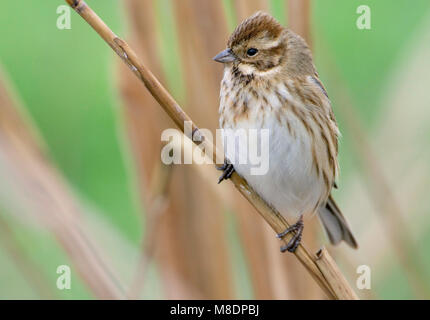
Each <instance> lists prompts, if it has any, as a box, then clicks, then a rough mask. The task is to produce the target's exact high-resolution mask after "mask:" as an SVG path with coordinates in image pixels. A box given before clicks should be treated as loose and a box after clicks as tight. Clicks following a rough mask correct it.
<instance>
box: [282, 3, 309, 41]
mask: <svg viewBox="0 0 430 320" xmlns="http://www.w3.org/2000/svg"><path fill="white" fill-rule="evenodd" d="M287 8H288V11H287V14H288V25H289V27H290V28H291V29H292V30H293V31H294V32H295V33H297V34H298V35H300V36H302V37H303V38H304V39H305V40H306V42H307V43H308V44H309V46H312V39H311V36H310V35H311V30H310V29H311V24H310V1H309V0H288V7H287Z"/></svg>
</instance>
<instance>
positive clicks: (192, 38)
mask: <svg viewBox="0 0 430 320" xmlns="http://www.w3.org/2000/svg"><path fill="white" fill-rule="evenodd" d="M172 5H173V11H174V16H175V23H176V30H177V35H178V39H181V41H180V42H179V49H180V51H181V54H180V57H181V64H182V66H183V68H182V69H183V70H186V72H184V80H185V88H186V92H185V93H186V94H185V99H184V100H185V104H186V105H187V112H189V113H191V114H192V115H193V118H194V119H198V121H199V123H200V124H201V125H202V126H203V127H205V128H207V129H209V130H211V132H214V131H215V129H216V127H217V119H218V116H217V110H218V105H217V103H216V101H217V100H218V92H217V90H216V87H217V85H218V84H217V80H216V78H215V76H214V75H215V74H216V70H215V66H214V64H213V63H212V61H211V60H210V59H208V56H209V57H211V56H212V54H213V52H214V51H215V50H216V49H214V48H215V47H216V46H217V45H219V44H220V43H222V41H223V39H222V38H223V37H220V36H219V34H220V32H221V33H223V34H225V33H226V32H227V30H224V31H222V30H223V24H219V23H217V21H218V22H219V21H220V20H221V19H222V17H220V15H219V12H220V11H221V3H220V2H214V1H208V0H180V1H173V2H172ZM203 19H204V21H203ZM182 21H187V23H181V22H182ZM207 34H211V37H210V39H209V38H208V37H207V36H206V35H207ZM193 88H194V90H193ZM195 88H198V90H195ZM190 169H191V171H189V173H190V175H189V176H188V177H187V178H188V183H189V185H192V186H193V188H194V190H201V192H199V193H198V195H196V194H190V197H189V198H188V199H187V202H188V203H189V204H190V205H191V209H192V210H193V211H194V214H193V215H190V216H189V218H188V221H187V224H188V225H191V226H192V227H193V229H192V230H193V235H194V239H192V241H193V242H196V243H197V244H198V245H196V244H194V250H193V251H194V252H193V255H194V256H195V259H196V264H198V265H199V267H198V268H196V275H197V276H200V280H199V281H198V283H200V284H203V288H205V290H204V291H205V292H207V293H208V296H209V297H212V298H216V299H226V298H227V299H230V298H233V297H234V296H233V286H232V284H233V281H232V274H231V263H230V257H229V255H228V252H229V250H228V242H227V238H226V237H225V234H226V232H227V231H226V225H225V221H224V220H225V216H224V215H223V214H222V213H223V211H224V209H225V206H224V204H223V202H219V201H216V196H215V195H214V194H213V193H211V192H207V191H208V189H210V187H208V186H207V184H206V183H205V181H204V180H203V179H201V177H200V176H198V175H195V174H192V168H190ZM214 184H216V180H215V181H214ZM208 248H211V249H210V252H211V259H210V260H209V259H207V255H208ZM197 271H198V272H199V273H197Z"/></svg>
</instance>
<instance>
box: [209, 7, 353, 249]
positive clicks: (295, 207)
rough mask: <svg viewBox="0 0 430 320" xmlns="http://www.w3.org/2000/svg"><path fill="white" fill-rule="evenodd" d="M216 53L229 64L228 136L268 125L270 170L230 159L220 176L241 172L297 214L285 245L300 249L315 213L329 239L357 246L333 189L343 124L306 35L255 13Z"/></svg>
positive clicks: (224, 113)
mask: <svg viewBox="0 0 430 320" xmlns="http://www.w3.org/2000/svg"><path fill="white" fill-rule="evenodd" d="M214 60H215V61H217V62H221V63H223V64H224V77H223V80H222V82H221V92H220V108H219V114H220V118H219V122H220V127H221V128H222V129H223V132H224V136H225V137H224V141H225V139H227V140H228V139H229V138H231V139H236V137H235V132H237V131H238V130H242V131H243V129H245V130H249V129H257V130H260V131H261V130H262V129H267V130H269V131H268V132H269V146H268V150H269V166H268V171H267V173H266V174H264V175H253V174H251V170H250V168H251V165H250V164H249V163H243V162H238V161H235V162H232V163H230V162H229V161H228V160H226V162H225V164H224V165H223V166H222V167H220V169H221V170H223V171H224V172H223V174H222V176H221V177H220V181H219V182H221V181H222V180H224V179H228V178H229V177H230V176H231V174H232V173H233V171H236V172H237V173H238V174H239V175H241V176H242V177H244V178H245V179H246V181H247V182H248V183H249V185H250V186H251V187H252V188H253V189H254V190H255V191H256V192H257V193H258V194H259V195H260V196H261V197H262V198H263V199H264V200H265V201H266V202H268V203H269V204H270V205H271V206H273V207H274V208H276V209H277V210H278V211H279V212H280V213H281V214H282V215H283V216H284V217H285V218H287V220H290V219H294V221H297V222H296V223H295V224H293V225H292V226H291V227H290V228H288V229H287V230H285V231H284V232H282V233H281V234H278V237H279V238H282V237H283V236H285V235H286V234H288V233H290V232H293V233H294V236H293V237H292V239H291V240H290V241H289V243H288V244H287V245H285V246H283V247H282V248H281V251H286V250H288V251H290V252H294V251H295V250H296V248H297V246H298V245H299V243H300V241H301V237H302V232H303V228H304V223H303V215H305V214H312V213H314V212H315V213H318V215H319V218H320V220H321V222H322V224H323V226H324V228H325V230H326V232H327V235H328V237H329V239H330V241H331V243H333V244H337V243H339V242H340V241H341V240H344V241H346V242H347V243H348V244H349V245H350V246H352V247H353V248H356V247H357V242H356V240H355V238H354V236H353V235H352V233H351V231H350V229H349V227H348V225H347V222H346V220H345V218H344V217H343V215H342V213H341V211H340V210H339V208H338V206H337V205H336V203H335V202H334V200H333V198H332V196H331V194H330V193H331V189H332V187H334V186H336V184H335V179H336V177H337V174H338V160H337V155H338V137H339V129H338V127H337V124H336V120H335V117H334V114H333V110H332V108H331V104H330V100H329V98H328V95H327V92H326V90H325V88H324V86H323V84H322V83H321V81H320V80H319V78H318V73H317V71H316V69H315V66H314V63H313V60H312V54H311V51H310V49H309V47H308V46H307V44H306V43H305V41H304V40H303V39H302V38H301V37H300V36H298V35H297V34H295V33H294V32H292V31H291V30H288V29H286V28H283V27H282V26H281V25H280V24H279V23H278V22H277V21H276V20H275V19H274V18H273V17H271V16H270V15H268V14H266V13H263V12H257V13H256V14H254V15H253V16H251V17H249V18H248V19H246V20H245V21H243V22H242V23H241V24H240V25H239V26H238V27H237V28H236V30H235V31H234V32H233V34H232V35H231V36H230V38H229V40H228V44H227V49H226V50H224V51H222V52H220V53H219V54H218V55H217V56H215V57H214ZM229 135H230V136H231V137H229ZM240 141H241V140H240V139H238V142H235V143H236V144H238V145H237V146H236V147H235V148H226V147H225V146H224V151H225V155H226V159H237V158H238V154H237V153H239V152H240V151H239V149H240Z"/></svg>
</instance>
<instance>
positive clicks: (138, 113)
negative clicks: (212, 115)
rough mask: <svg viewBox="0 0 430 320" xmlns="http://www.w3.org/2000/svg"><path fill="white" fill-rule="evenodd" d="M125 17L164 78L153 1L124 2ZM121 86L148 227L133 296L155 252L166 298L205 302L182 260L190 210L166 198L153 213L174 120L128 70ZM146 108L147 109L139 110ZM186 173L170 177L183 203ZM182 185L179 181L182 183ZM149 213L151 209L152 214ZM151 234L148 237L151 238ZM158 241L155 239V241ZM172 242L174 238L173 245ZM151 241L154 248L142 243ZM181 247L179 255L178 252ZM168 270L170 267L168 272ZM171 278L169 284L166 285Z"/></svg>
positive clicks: (146, 57)
mask: <svg viewBox="0 0 430 320" xmlns="http://www.w3.org/2000/svg"><path fill="white" fill-rule="evenodd" d="M125 5H126V7H127V13H128V15H129V17H130V18H129V19H128V21H130V23H131V25H130V31H131V39H132V40H131V41H132V42H133V43H134V45H135V46H136V47H137V48H138V51H139V53H140V54H141V55H142V56H143V59H144V61H145V62H146V63H147V64H148V65H149V66H150V67H151V68H152V69H153V70H156V71H157V73H159V74H160V75H162V74H163V72H162V69H163V68H162V66H161V63H160V61H159V56H160V53H159V51H158V47H157V45H154V44H156V43H158V42H157V41H158V32H159V30H158V29H157V27H156V21H155V16H156V14H155V1H144V2H143V1H140V0H133V1H131V0H130V1H126V2H125ZM120 67H121V69H120V70H119V71H120V80H119V83H118V84H119V87H120V91H121V95H122V98H123V100H124V105H125V108H124V114H125V124H126V129H127V133H128V137H129V140H130V142H131V147H132V151H133V156H134V161H135V164H136V165H135V166H136V169H137V172H138V177H137V182H138V185H139V194H140V200H141V206H142V208H146V209H147V210H142V215H144V216H143V217H142V220H144V221H146V226H144V229H145V230H146V231H145V235H144V239H142V250H143V251H142V252H141V259H140V260H139V265H138V267H137V270H138V272H139V270H140V271H141V272H142V275H139V277H136V278H135V281H136V282H135V283H133V284H132V286H131V288H130V289H129V290H130V291H129V296H131V297H133V298H137V296H138V294H139V293H140V291H141V289H142V288H143V281H144V275H145V274H146V270H142V268H145V267H146V266H148V264H149V262H150V260H151V258H150V257H148V256H147V254H148V253H149V252H153V254H152V255H151V257H152V256H153V255H154V253H155V252H157V254H156V255H155V260H156V262H157V264H158V265H159V270H160V272H161V274H163V275H164V276H162V277H161V280H162V285H163V287H164V291H165V294H166V296H167V297H168V298H171V299H185V298H191V297H201V296H200V295H196V294H195V292H196V291H197V289H195V288H190V287H189V286H188V284H189V283H192V281H189V273H187V272H188V270H189V266H188V265H186V264H185V263H184V260H185V259H183V258H182V256H184V253H183V250H185V249H187V248H188V246H187V243H185V242H184V241H183V236H182V232H181V229H180V228H178V227H177V226H178V225H183V224H181V223H180V221H182V220H183V219H184V218H183V216H184V212H185V211H186V210H185V208H184V206H183V204H181V203H180V202H178V201H177V198H172V197H170V196H169V195H168V194H166V195H165V201H166V202H167V201H168V203H169V205H168V206H167V208H166V209H165V211H164V212H163V213H162V214H161V213H157V214H155V215H154V214H152V212H150V211H151V207H152V204H151V201H152V200H153V198H154V196H153V195H155V194H156V193H157V191H156V190H152V189H151V188H152V187H151V185H152V183H151V181H156V180H157V179H158V177H157V172H159V171H160V170H161V168H162V166H161V164H160V160H159V159H160V158H159V157H160V148H161V141H160V136H161V133H162V130H163V129H164V128H169V127H171V126H172V123H171V120H170V119H169V117H167V116H166V114H165V113H164V111H163V110H161V109H160V108H159V106H158V104H157V102H156V101H154V99H153V98H152V96H151V94H150V93H149V92H147V91H146V90H141V84H140V82H139V81H138V80H137V79H136V78H135V77H134V76H133V75H132V74H131V73H130V72H129V70H127V68H125V67H124V66H123V65H121V66H120ZM142 105H145V108H144V109H143V108H141V106H142ZM182 174H183V172H182V170H181V171H180V172H178V173H175V174H174V175H173V176H172V177H170V178H169V180H171V181H170V184H172V188H174V189H178V193H180V195H179V198H180V197H183V196H184V192H185V190H184V189H183V188H181V189H179V183H180V181H181V179H182V176H181V175H182ZM178 180H179V181H178ZM148 209H149V210H148ZM150 228H155V229H157V230H159V231H158V233H154V232H152V231H151V229H150ZM148 233H149V234H150V235H148ZM152 237H154V238H152ZM163 239H169V241H166V243H165V244H163V245H160V242H163V241H164V240H163ZM173 239H175V240H174V241H173ZM145 241H148V242H149V243H150V244H148V245H147V244H144V243H145ZM178 247H179V250H178ZM167 266H168V268H167ZM165 279H169V281H165Z"/></svg>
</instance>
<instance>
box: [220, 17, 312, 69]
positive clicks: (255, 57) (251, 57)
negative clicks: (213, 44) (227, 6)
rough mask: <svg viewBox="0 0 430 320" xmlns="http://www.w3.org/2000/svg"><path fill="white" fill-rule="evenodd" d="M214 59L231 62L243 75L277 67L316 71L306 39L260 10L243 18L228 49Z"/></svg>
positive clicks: (225, 62) (231, 38)
mask: <svg viewBox="0 0 430 320" xmlns="http://www.w3.org/2000/svg"><path fill="white" fill-rule="evenodd" d="M213 59H214V60H215V61H217V62H221V63H224V64H232V65H234V66H236V67H238V68H239V69H240V71H241V72H242V73H244V74H253V75H258V74H263V73H265V72H267V71H270V70H272V69H275V68H277V67H278V68H277V69H282V70H284V71H287V72H288V71H290V72H291V73H297V72H299V73H309V74H313V73H314V69H313V68H314V67H313V63H312V57H311V53H310V50H309V48H308V46H307V45H306V43H305V42H304V40H303V39H302V38H301V37H299V36H298V35H296V34H295V33H293V32H291V31H290V30H287V29H285V28H283V27H282V26H281V25H280V24H279V22H278V21H276V20H275V18H273V17H272V16H270V15H269V14H267V13H264V12H261V11H259V12H257V13H255V14H254V15H252V16H251V17H249V18H247V19H246V20H244V21H243V22H242V23H241V24H240V25H239V26H238V27H237V28H236V29H235V30H234V32H233V33H232V35H231V36H230V38H229V40H228V43H227V49H225V50H224V51H222V52H220V53H219V54H218V55H216V56H215V57H214V58H213Z"/></svg>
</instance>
